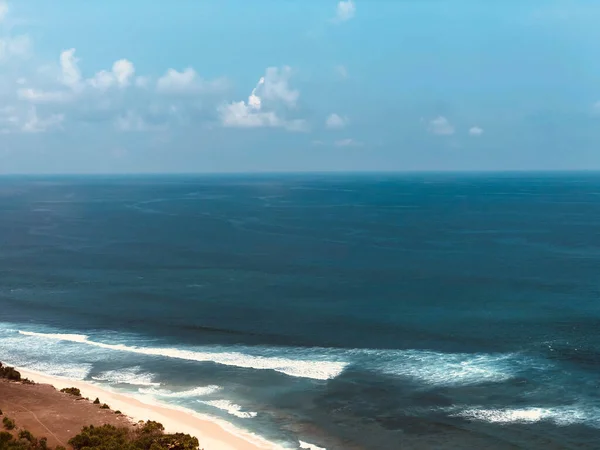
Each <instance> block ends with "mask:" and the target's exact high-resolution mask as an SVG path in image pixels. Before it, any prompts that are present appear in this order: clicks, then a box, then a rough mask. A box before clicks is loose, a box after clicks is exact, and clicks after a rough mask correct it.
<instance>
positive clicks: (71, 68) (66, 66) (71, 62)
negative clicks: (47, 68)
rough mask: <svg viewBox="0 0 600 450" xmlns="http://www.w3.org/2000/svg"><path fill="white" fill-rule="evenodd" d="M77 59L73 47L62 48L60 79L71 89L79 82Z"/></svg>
mask: <svg viewBox="0 0 600 450" xmlns="http://www.w3.org/2000/svg"><path fill="white" fill-rule="evenodd" d="M78 62H79V59H77V58H76V57H75V49H74V48H70V49H69V50H64V51H63V52H61V54H60V69H61V78H60V81H61V82H62V83H63V84H64V85H65V86H68V87H70V88H71V89H77V88H78V87H79V85H80V82H81V70H79V65H78Z"/></svg>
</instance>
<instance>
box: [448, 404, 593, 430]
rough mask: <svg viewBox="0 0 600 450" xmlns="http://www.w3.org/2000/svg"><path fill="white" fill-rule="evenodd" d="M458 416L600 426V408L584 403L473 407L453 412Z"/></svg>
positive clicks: (518, 421) (489, 419)
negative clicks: (549, 406) (517, 406)
mask: <svg viewBox="0 0 600 450" xmlns="http://www.w3.org/2000/svg"><path fill="white" fill-rule="evenodd" d="M453 415H454V416H457V417H464V418H467V419H473V420H480V421H484V422H491V423H532V422H539V421H549V422H553V423H555V424H556V425H561V426H566V425H572V424H578V423H579V424H586V425H589V426H592V427H594V428H600V408H597V407H586V406H584V405H569V406H555V407H551V408H539V407H529V408H520V409H516V408H505V409H485V408H472V409H467V410H464V411H461V412H459V413H456V414H453Z"/></svg>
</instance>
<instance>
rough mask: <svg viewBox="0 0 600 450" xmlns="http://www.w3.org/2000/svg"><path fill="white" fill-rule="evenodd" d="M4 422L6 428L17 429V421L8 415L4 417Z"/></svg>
mask: <svg viewBox="0 0 600 450" xmlns="http://www.w3.org/2000/svg"><path fill="white" fill-rule="evenodd" d="M2 424H3V425H4V428H6V429H7V430H14V429H15V426H16V425H15V421H14V420H12V419H9V418H8V417H4V418H3V419H2Z"/></svg>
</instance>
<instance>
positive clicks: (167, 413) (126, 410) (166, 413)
mask: <svg viewBox="0 0 600 450" xmlns="http://www.w3.org/2000/svg"><path fill="white" fill-rule="evenodd" d="M17 370H18V371H19V372H20V373H21V376H22V377H23V378H28V379H30V380H32V381H34V382H35V383H36V384H42V385H51V386H53V387H54V388H56V389H57V390H60V389H63V388H68V387H75V388H77V389H79V390H80V391H81V395H82V396H83V397H87V398H89V399H90V402H91V401H93V400H94V399H95V398H99V399H100V400H101V403H106V404H108V405H109V406H110V408H111V410H112V411H121V412H122V414H123V416H125V417H128V418H130V419H131V422H132V423H136V422H138V421H146V420H154V421H157V422H160V423H162V424H163V425H164V427H165V431H166V432H168V433H187V434H190V435H192V436H195V437H197V438H198V441H199V442H200V448H203V449H206V450H278V449H281V448H282V447H279V446H277V445H275V444H272V443H269V442H267V441H266V440H264V439H262V438H260V437H257V436H253V435H251V434H249V433H246V432H244V431H243V430H238V429H235V428H234V427H233V426H231V425H228V424H225V423H218V422H217V421H213V420H210V418H201V417H200V416H199V415H198V414H193V413H192V412H186V411H183V410H177V409H174V408H169V407H166V406H162V405H158V404H149V403H146V402H142V401H140V400H138V399H136V398H133V397H130V396H127V395H123V394H120V393H116V392H111V391H109V390H107V389H103V388H101V387H99V386H96V385H93V384H91V383H86V382H82V381H74V380H69V379H66V378H60V377H53V376H49V375H45V374H42V373H39V372H34V371H30V370H27V369H23V368H17ZM11 386H14V387H16V388H18V389H19V390H20V392H19V395H23V393H24V392H26V391H27V390H28V389H32V388H36V386H29V385H21V384H17V383H5V386H4V388H5V389H6V388H9V389H10V388H11ZM14 387H13V389H14ZM55 394H56V392H52V391H48V390H39V389H37V390H36V391H35V393H34V395H35V396H36V401H35V403H36V404H37V405H38V407H39V408H47V407H48V403H49V402H54V403H59V405H58V408H59V409H60V407H61V402H63V401H64V402H65V403H64V404H62V406H64V408H71V407H72V403H73V399H72V398H69V396H64V395H62V396H56V395H55ZM0 405H1V406H2V407H3V408H4V409H5V410H6V411H9V409H8V408H7V407H5V406H4V405H2V399H0ZM27 409H31V410H32V411H33V412H32V414H33V415H34V417H36V416H37V414H36V411H35V405H34V406H30V407H29V408H27ZM99 411H101V410H99ZM102 412H103V411H102ZM103 413H104V412H103ZM104 414H105V417H104V418H100V419H98V420H99V421H100V422H101V423H112V424H117V425H118V424H119V423H120V424H121V426H123V425H127V423H126V422H123V420H122V418H123V416H121V417H119V416H117V415H115V414H114V413H108V412H106V413H104ZM108 414H110V416H112V417H110V416H109V415H108ZM107 417H110V420H108V419H107ZM115 417H116V418H115ZM98 420H96V422H98ZM36 421H37V420H36ZM47 431H49V430H47ZM67 431H69V432H71V433H72V435H73V436H74V435H75V434H77V433H78V432H79V430H78V429H73V430H67ZM63 434H64V433H63ZM50 438H51V437H50ZM58 442H59V443H61V444H64V438H63V439H58Z"/></svg>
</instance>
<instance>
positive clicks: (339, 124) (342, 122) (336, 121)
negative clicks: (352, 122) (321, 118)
mask: <svg viewBox="0 0 600 450" xmlns="http://www.w3.org/2000/svg"><path fill="white" fill-rule="evenodd" d="M347 123H348V119H346V118H344V117H341V116H339V115H337V114H335V113H333V114H330V115H329V116H328V117H327V119H326V120H325V126H327V128H329V129H340V128H344V127H345V126H346V124H347Z"/></svg>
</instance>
